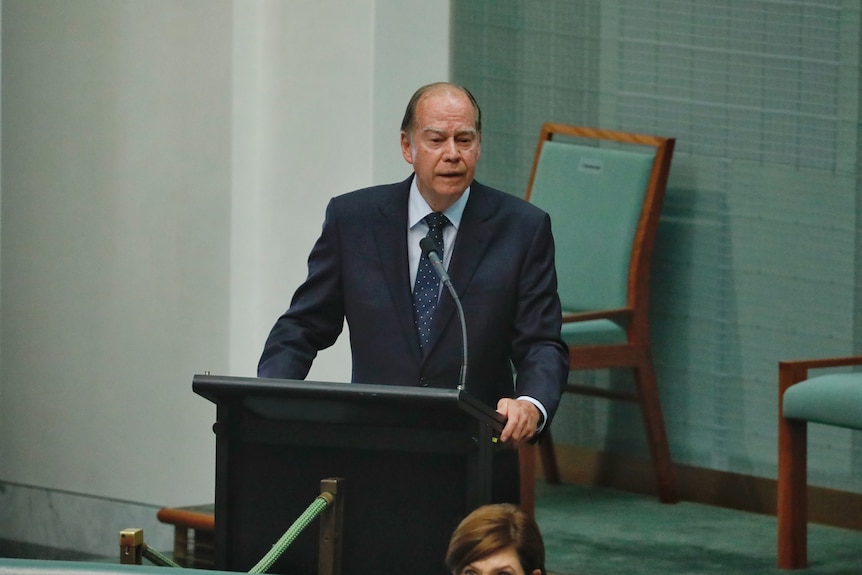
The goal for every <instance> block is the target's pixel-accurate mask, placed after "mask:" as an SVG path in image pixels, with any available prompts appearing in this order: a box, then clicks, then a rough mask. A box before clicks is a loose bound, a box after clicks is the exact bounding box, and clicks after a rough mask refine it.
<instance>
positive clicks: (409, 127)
mask: <svg viewBox="0 0 862 575" xmlns="http://www.w3.org/2000/svg"><path fill="white" fill-rule="evenodd" d="M440 88H448V89H451V90H456V91H458V92H462V93H463V94H464V95H465V96H467V98H468V99H469V100H470V103H471V104H473V109H474V110H475V111H476V121H475V126H474V127H475V128H476V133H477V134H479V135H480V136H481V135H482V110H480V109H479V103H478V102H477V101H476V98H474V97H473V94H471V93H470V90H468V89H467V88H465V87H463V86H459V85H457V84H451V83H449V82H434V83H433V84H426V85H424V86H422V87H421V88H419V89H418V90H416V92H414V93H413V97H412V98H410V102H408V103H407V109H406V110H404V118H403V119H402V120H401V131H402V132H404V133H406V134H408V135H410V133H411V132H412V131H413V129H414V128H415V127H416V107H417V106H418V105H419V101H420V100H421V99H422V98H424V97H425V96H427V95H428V94H429V93H430V92H432V91H434V90H437V89H440Z"/></svg>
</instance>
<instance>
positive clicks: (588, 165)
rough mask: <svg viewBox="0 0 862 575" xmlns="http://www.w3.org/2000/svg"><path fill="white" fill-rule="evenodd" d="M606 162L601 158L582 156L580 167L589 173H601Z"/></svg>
mask: <svg viewBox="0 0 862 575" xmlns="http://www.w3.org/2000/svg"><path fill="white" fill-rule="evenodd" d="M604 167H605V164H604V162H602V161H601V160H597V159H595V158H581V163H580V165H579V166H578V169H579V170H580V171H582V172H586V173H588V174H601V173H602V171H603V170H604Z"/></svg>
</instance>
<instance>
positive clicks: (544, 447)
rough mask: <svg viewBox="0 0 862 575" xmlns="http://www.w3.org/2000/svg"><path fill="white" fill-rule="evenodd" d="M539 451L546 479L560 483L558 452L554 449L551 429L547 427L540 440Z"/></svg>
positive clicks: (549, 481)
mask: <svg viewBox="0 0 862 575" xmlns="http://www.w3.org/2000/svg"><path fill="white" fill-rule="evenodd" d="M538 445H539V453H540V455H541V457H542V473H544V474H545V481H547V482H548V483H550V484H552V485H558V484H559V483H560V467H559V465H557V453H556V452H555V451H554V440H553V438H552V437H551V430H550V429H546V430H545V431H544V432H543V435H542V439H540V440H539V444H538Z"/></svg>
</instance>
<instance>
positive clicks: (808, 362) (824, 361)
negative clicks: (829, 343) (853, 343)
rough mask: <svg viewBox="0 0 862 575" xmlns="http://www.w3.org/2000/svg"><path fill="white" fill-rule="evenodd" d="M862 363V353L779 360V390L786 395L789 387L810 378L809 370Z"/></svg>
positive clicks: (780, 393)
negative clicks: (845, 355)
mask: <svg viewBox="0 0 862 575" xmlns="http://www.w3.org/2000/svg"><path fill="white" fill-rule="evenodd" d="M851 365H862V355H851V356H847V357H826V358H816V359H797V360H790V361H779V362H778V392H779V395H784V392H785V391H786V390H787V388H788V387H790V386H791V385H794V384H796V383H799V382H800V381H805V380H806V379H808V370H810V369H825V368H828V367H847V366H851Z"/></svg>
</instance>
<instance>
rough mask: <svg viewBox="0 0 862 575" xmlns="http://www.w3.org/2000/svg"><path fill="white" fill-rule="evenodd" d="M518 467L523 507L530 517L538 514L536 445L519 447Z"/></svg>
mask: <svg viewBox="0 0 862 575" xmlns="http://www.w3.org/2000/svg"><path fill="white" fill-rule="evenodd" d="M518 468H519V472H520V479H521V509H523V510H524V512H525V513H527V514H528V515H529V516H530V517H535V515H536V446H535V445H531V444H528V445H524V446H522V447H520V448H518Z"/></svg>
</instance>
